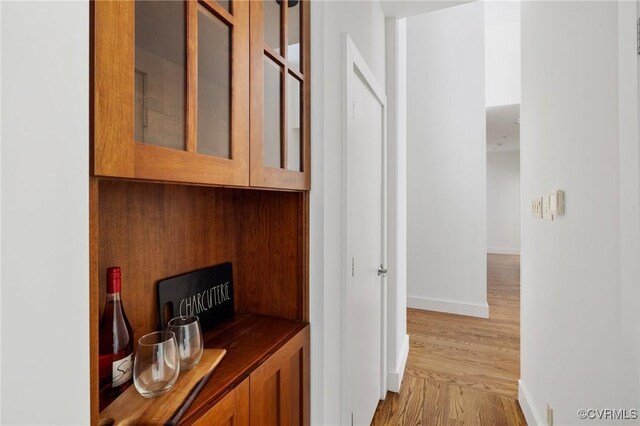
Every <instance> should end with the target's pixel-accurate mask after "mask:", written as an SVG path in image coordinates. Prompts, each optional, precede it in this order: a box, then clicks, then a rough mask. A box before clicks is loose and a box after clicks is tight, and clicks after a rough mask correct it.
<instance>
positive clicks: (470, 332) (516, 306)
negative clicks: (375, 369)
mask: <svg viewBox="0 0 640 426" xmlns="http://www.w3.org/2000/svg"><path fill="white" fill-rule="evenodd" d="M487 262H488V268H487V287H488V294H487V299H488V302H489V319H482V318H472V317H465V316H460V315H452V314H443V313H437V312H428V311H419V310H416V309H408V310H407V331H408V333H409V336H410V351H409V359H408V360H407V369H406V371H405V376H404V379H403V382H402V387H401V392H400V393H399V394H395V393H388V394H387V398H386V399H385V400H384V401H382V402H380V404H379V405H378V409H377V411H376V414H375V417H374V419H373V423H372V424H374V425H456V426H457V425H478V426H485V425H487V426H501V425H505V426H512V425H513V426H515V425H526V422H525V420H524V416H523V415H522V410H521V409H520V406H519V404H518V401H517V394H518V377H519V376H520V257H519V256H512V255H494V254H491V255H488V260H487Z"/></svg>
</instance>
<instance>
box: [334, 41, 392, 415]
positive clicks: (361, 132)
mask: <svg viewBox="0 0 640 426" xmlns="http://www.w3.org/2000/svg"><path fill="white" fill-rule="evenodd" d="M352 48H354V46H352ZM361 67H365V68H366V64H360V67H359V66H358V64H357V62H354V66H351V67H350V70H349V69H348V74H347V76H346V77H347V79H348V81H347V98H348V106H350V107H351V108H350V111H348V112H347V114H349V115H350V117H347V123H348V124H347V140H346V156H347V161H346V175H347V184H346V194H345V195H346V213H347V217H346V223H347V229H346V237H347V243H346V247H347V251H346V253H347V277H346V283H345V306H344V309H345V311H344V312H345V329H344V330H345V334H344V337H345V340H344V344H345V347H344V350H345V353H344V363H345V364H344V366H345V369H344V370H343V372H344V374H345V378H346V386H345V387H346V415H347V419H346V421H347V423H348V424H354V425H368V424H370V423H371V420H372V418H373V415H374V413H375V410H376V406H377V404H378V401H379V400H380V396H381V391H382V390H381V386H382V384H383V377H384V375H383V370H384V369H385V368H384V362H383V361H384V359H383V345H384V341H383V330H384V328H383V322H384V312H383V307H384V299H383V297H384V295H383V293H384V287H383V285H384V284H385V281H386V280H385V279H384V276H381V275H379V274H378V268H379V266H380V265H381V264H383V263H384V261H385V259H384V254H385V250H384V244H385V241H384V239H385V235H384V233H385V232H384V231H385V229H386V227H385V226H384V219H385V217H384V214H383V211H385V210H384V203H385V194H384V181H383V179H384V169H383V160H384V149H385V139H384V135H385V128H384V127H385V119H384V117H385V108H384V102H385V100H384V96H383V95H382V96H381V95H380V94H376V92H375V89H374V87H376V86H377V84H375V82H371V81H368V79H367V75H368V74H370V73H369V72H368V71H365V72H363V70H362V69H361Z"/></svg>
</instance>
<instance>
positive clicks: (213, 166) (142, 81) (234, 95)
mask: <svg viewBox="0 0 640 426" xmlns="http://www.w3.org/2000/svg"><path fill="white" fill-rule="evenodd" d="M173 3H175V2H173ZM151 4H155V5H163V3H162V2H156V3H153V2H152V3H151ZM165 4H169V3H165ZM182 4H183V5H184V7H185V14H184V20H185V21H186V22H184V24H185V25H183V26H184V28H185V31H186V34H184V35H182V34H181V37H182V36H184V37H183V38H184V46H182V47H183V50H184V61H185V62H184V68H186V73H182V74H180V73H177V74H176V73H175V72H173V71H171V70H174V71H175V70H177V69H178V68H179V67H176V66H175V64H173V63H172V62H171V61H170V60H167V59H166V58H163V57H160V56H158V55H156V54H155V53H154V52H153V49H150V48H147V49H143V48H140V52H138V53H140V55H142V56H144V57H142V56H141V57H140V58H139V59H140V61H139V62H140V64H147V65H148V66H149V67H152V68H154V69H156V68H160V69H159V70H158V72H157V73H156V74H157V76H158V77H157V81H158V82H159V83H157V84H154V83H153V82H151V81H147V80H149V79H150V78H151V75H150V74H147V73H146V72H145V70H136V54H137V53H136V43H135V38H136V34H135V31H134V27H135V22H136V2H135V1H121V0H104V1H98V2H92V24H93V25H92V32H91V35H92V86H93V114H92V120H93V122H92V130H93V138H92V151H93V161H92V173H93V174H94V175H95V176H107V177H124V178H136V179H147V180H158V181H168V182H185V183H201V184H211V185H233V186H248V185H249V2H246V1H242V0H234V1H233V14H230V13H229V12H227V11H226V10H225V9H224V8H223V7H221V6H220V5H218V4H217V3H215V2H213V1H198V0H186V1H185V2H182ZM199 7H200V8H202V10H204V11H205V13H210V14H211V16H212V19H215V20H219V22H220V25H223V26H228V27H229V31H230V35H231V37H230V40H231V42H230V46H229V47H228V48H224V49H223V51H224V52H226V54H229V53H230V70H229V72H228V74H229V76H230V82H229V83H228V84H227V86H230V87H231V93H230V103H229V105H228V107H227V108H228V111H225V114H224V115H225V116H226V117H228V119H229V120H230V137H229V138H230V139H229V140H230V148H229V154H230V155H229V154H227V157H228V158H223V157H218V156H215V155H206V154H203V153H202V152H209V153H211V151H212V150H211V149H208V150H199V149H198V146H197V141H198V135H197V132H198V125H197V120H198V102H199V101H198V93H199V92H198V55H199V54H200V55H204V54H203V53H202V52H199V51H198V13H199V11H198V8H199ZM148 9H149V8H148ZM151 9H153V8H150V9H149V10H151ZM140 13H147V9H144V10H142V9H141V12H140ZM149 13H151V12H149ZM154 13H156V14H157V15H159V16H150V17H146V19H145V20H144V21H145V22H152V23H154V24H157V22H156V21H157V20H159V19H160V18H167V17H164V16H162V15H161V14H160V13H159V12H157V11H156V12H154ZM154 20H155V21H154ZM181 23H182V22H181ZM150 31H151V30H150ZM171 31H172V29H171V28H167V33H171ZM176 31H177V30H175V29H173V32H176ZM179 32H180V31H178V33H179ZM147 38H148V39H151V40H153V37H151V36H149V37H147ZM178 44H180V43H178ZM158 50H162V49H161V48H160V47H158ZM175 50H176V49H174V51H175ZM218 54H221V53H218ZM172 55H173V56H180V55H176V53H175V52H173V53H172ZM211 55H212V56H215V55H216V53H215V52H212V53H211ZM172 59H173V60H174V61H179V58H178V59H176V58H172ZM217 59H218V58H217V57H214V58H211V57H208V56H207V57H205V56H203V57H201V58H200V62H202V63H205V60H207V62H206V63H216V61H217ZM227 61H229V59H227ZM154 64H155V65H154ZM168 64H170V65H171V66H169V65H168ZM172 72H173V74H175V75H183V74H184V79H185V82H184V84H185V86H186V90H185V91H184V93H185V99H184V104H185V105H184V107H182V106H180V102H182V101H180V99H179V98H180V96H181V95H179V94H176V93H175V90H173V91H171V88H170V87H169V83H168V81H171V82H173V83H172V85H173V86H175V85H176V84H175V82H174V80H176V78H171V75H173V74H172ZM180 78H182V77H180ZM178 80H179V78H178ZM163 84H165V85H167V86H166V88H167V89H166V90H168V92H166V93H165V92H163V87H165V86H163ZM147 86H148V88H147ZM173 86H171V87H173ZM178 87H179V82H178ZM174 89H175V87H174ZM163 94H166V95H167V96H168V98H169V99H165V98H163V97H162V96H163ZM136 99H137V100H138V102H136ZM224 99H227V100H228V98H224V97H221V98H220V100H219V102H225V101H224ZM200 101H201V102H203V103H204V102H205V101H206V102H207V105H208V106H209V107H210V108H209V110H210V111H216V109H215V108H225V107H224V106H220V105H217V106H216V105H215V102H216V101H218V99H217V98H207V99H203V100H200ZM212 105H213V106H214V108H213V109H212V108H211V106H212ZM176 110H178V114H177V116H178V118H176ZM218 110H219V109H218ZM162 111H164V112H165V114H163V112H162ZM167 114H172V115H167ZM180 115H183V116H184V117H183V118H182V120H184V126H182V125H181V123H180V118H179V116H180ZM205 118H206V117H205ZM215 119H216V117H211V118H210V120H214V121H215ZM140 120H144V121H145V122H148V123H150V124H149V125H151V124H153V125H154V126H155V127H154V129H149V132H148V135H149V136H148V139H149V140H147V138H146V137H143V136H141V135H143V134H145V133H144V130H143V127H144V126H141V125H140V123H139V121H140ZM176 120H177V121H176ZM203 120H204V118H203ZM214 127H215V126H214ZM205 128H211V126H208V127H205ZM136 135H137V137H138V138H142V139H143V140H137V139H136ZM212 137H213V138H214V139H215V138H216V135H215V134H214V135H213V136H212ZM176 138H177V139H178V140H177V141H176ZM145 142H147V143H145ZM210 142H211V143H212V144H216V143H217V142H220V141H217V140H211V141H210ZM221 143H222V144H223V145H224V144H225V142H224V141H222V142H221ZM227 145H228V143H227Z"/></svg>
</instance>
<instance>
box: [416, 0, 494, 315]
mask: <svg viewBox="0 0 640 426" xmlns="http://www.w3.org/2000/svg"><path fill="white" fill-rule="evenodd" d="M483 17H484V5H483V3H482V2H473V3H469V4H465V5H461V6H456V7H451V8H447V9H442V10H438V11H435V12H431V13H428V14H425V15H420V16H416V17H411V18H408V19H407V293H408V301H407V304H408V306H410V307H416V308H422V309H431V310H439V311H447V312H455V313H460V314H468V315H476V316H487V315H488V306H487V298H486V292H487V291H486V290H487V287H486V248H487V211H486V206H487V200H486V117H485V114H486V112H485V96H484V85H485V78H484V22H483Z"/></svg>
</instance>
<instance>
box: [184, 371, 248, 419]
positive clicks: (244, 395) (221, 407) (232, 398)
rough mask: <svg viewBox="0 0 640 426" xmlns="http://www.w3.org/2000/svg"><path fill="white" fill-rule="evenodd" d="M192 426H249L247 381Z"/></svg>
mask: <svg viewBox="0 0 640 426" xmlns="http://www.w3.org/2000/svg"><path fill="white" fill-rule="evenodd" d="M193 425H194V426H249V379H245V380H244V381H243V382H242V383H240V384H239V385H238V386H236V387H235V388H233V389H232V390H231V391H230V392H229V393H228V394H226V395H225V396H224V397H223V398H222V399H221V400H220V401H218V403H217V404H216V405H214V406H213V408H212V409H210V410H209V411H207V412H206V413H205V414H204V415H203V416H202V417H200V418H199V419H198V420H196V421H195V422H194V423H193Z"/></svg>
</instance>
